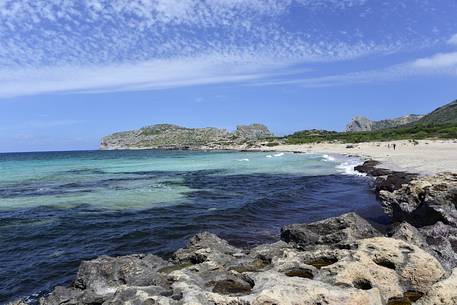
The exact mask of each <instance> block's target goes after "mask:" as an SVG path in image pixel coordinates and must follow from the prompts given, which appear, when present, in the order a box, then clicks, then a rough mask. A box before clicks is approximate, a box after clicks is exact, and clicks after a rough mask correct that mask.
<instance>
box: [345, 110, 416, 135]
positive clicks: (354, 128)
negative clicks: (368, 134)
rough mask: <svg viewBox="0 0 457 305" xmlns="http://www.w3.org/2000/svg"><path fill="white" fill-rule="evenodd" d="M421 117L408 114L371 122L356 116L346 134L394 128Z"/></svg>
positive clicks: (347, 127) (348, 126)
mask: <svg viewBox="0 0 457 305" xmlns="http://www.w3.org/2000/svg"><path fill="white" fill-rule="evenodd" d="M423 117H424V116H423V115H416V114H410V115H406V116H402V117H399V118H394V119H388V120H381V121H372V120H370V119H368V118H366V117H364V116H356V117H354V118H353V119H352V120H351V122H350V123H349V124H348V125H347V126H346V132H361V131H376V130H381V129H386V128H394V127H398V126H402V125H406V124H410V123H414V122H417V121H419V120H420V119H422V118H423Z"/></svg>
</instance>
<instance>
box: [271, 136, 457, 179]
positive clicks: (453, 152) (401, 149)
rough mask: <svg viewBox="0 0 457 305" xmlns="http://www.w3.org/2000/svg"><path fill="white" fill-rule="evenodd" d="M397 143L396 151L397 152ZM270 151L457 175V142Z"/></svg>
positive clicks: (284, 147) (315, 146) (293, 147)
mask: <svg viewBox="0 0 457 305" xmlns="http://www.w3.org/2000/svg"><path fill="white" fill-rule="evenodd" d="M393 144H395V145H396V149H395V150H394V149H393ZM267 150H272V151H273V150H274V151H296V152H308V153H325V154H345V155H357V156H360V157H363V158H366V159H374V160H377V161H380V162H382V163H383V167H387V168H389V169H392V170H403V171H408V172H414V173H419V174H422V175H433V174H436V173H439V172H454V173H455V172H457V141H455V140H449V141H446V140H436V141H432V140H423V141H418V144H416V145H414V144H413V143H411V142H409V141H392V142H370V143H360V144H332V143H320V144H303V145H280V146H275V147H271V148H269V149H267Z"/></svg>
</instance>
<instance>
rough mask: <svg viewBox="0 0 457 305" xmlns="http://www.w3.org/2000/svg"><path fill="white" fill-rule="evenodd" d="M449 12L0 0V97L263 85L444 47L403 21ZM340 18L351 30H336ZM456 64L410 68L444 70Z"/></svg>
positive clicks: (302, 3) (353, 2) (239, 2)
mask: <svg viewBox="0 0 457 305" xmlns="http://www.w3.org/2000/svg"><path fill="white" fill-rule="evenodd" d="M400 4H401V5H400ZM453 8H457V5H456V4H455V3H453V2H452V1H450V2H449V3H448V4H447V6H444V7H442V9H441V10H439V11H437V10H436V9H435V7H434V6H433V3H428V2H427V3H425V2H423V1H419V0H411V1H394V2H392V3H391V5H385V4H383V3H379V2H373V1H369V0H78V1H76V0H36V1H28V0H3V1H0V41H1V44H0V97H12V96H20V95H33V94H42V93H52V92H99V91H120V90H152V89H163V88H175V87H181V86H193V85H204V84H216V83H239V82H243V83H252V82H260V81H261V82H264V83H267V82H268V81H269V80H271V79H275V78H278V77H285V74H286V75H287V74H293V71H289V72H287V69H290V68H291V67H295V66H297V65H301V68H302V69H303V67H305V68H306V66H307V65H308V64H316V63H319V64H321V65H323V66H325V65H330V64H331V63H333V62H340V61H350V60H355V59H360V58H365V57H369V56H373V55H376V56H388V55H390V54H393V53H397V52H401V51H402V50H405V49H406V50H407V49H409V48H411V46H414V47H415V48H423V47H427V46H430V45H434V44H436V43H439V42H443V39H442V38H437V37H433V35H432V36H431V34H429V33H428V34H426V33H420V32H413V31H409V29H410V28H414V27H415V25H417V24H419V23H420V22H421V20H420V19H419V20H417V21H412V20H410V19H408V18H405V17H404V15H405V14H409V13H410V12H412V11H414V10H415V11H416V13H420V14H421V16H422V15H423V16H424V18H425V19H427V20H428V19H430V18H432V16H433V18H440V21H441V24H442V28H443V29H442V30H443V31H444V30H446V31H448V27H449V26H450V25H449V24H453V23H452V22H453V20H451V19H452V18H447V19H449V20H447V19H446V18H445V16H447V15H448V14H447V13H448V11H449V10H451V9H453ZM430 12H433V15H431V13H430ZM342 14H344V16H345V20H355V21H357V22H354V24H355V25H354V24H349V23H346V22H339V21H338V18H339V16H340V15H342ZM392 19H395V20H396V28H389V24H388V23H387V21H389V22H390V21H391V20H392ZM326 20H333V21H332V22H325V21H326ZM323 21H324V22H323ZM432 21H433V20H432ZM448 23H449V24H448ZM405 32H408V33H409V34H408V35H405V34H404V33H405ZM453 33H455V31H454V32H453ZM437 35H438V34H437ZM454 40H455V37H453V38H451V39H450V40H449V41H447V40H444V43H449V44H451V45H452V44H455V41H454ZM453 56H454V55H452V54H444V53H443V54H441V55H440V54H438V55H436V58H431V59H423V60H422V61H421V60H419V61H418V62H416V65H417V68H420V67H419V66H420V65H422V66H424V65H434V64H437V63H438V64H441V65H443V67H444V66H446V65H447V64H449V63H453V62H454V60H455V59H454V57H453ZM422 68H424V67H422ZM290 77H292V76H289V78H290ZM329 77H331V76H329ZM286 78H287V77H286ZM356 78H357V77H356ZM293 81H297V80H296V79H295V80H292V81H291V82H290V83H293Z"/></svg>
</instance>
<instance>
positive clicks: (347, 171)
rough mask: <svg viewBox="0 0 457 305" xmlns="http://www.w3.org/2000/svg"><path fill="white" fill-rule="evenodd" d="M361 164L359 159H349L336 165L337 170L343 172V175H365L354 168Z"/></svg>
mask: <svg viewBox="0 0 457 305" xmlns="http://www.w3.org/2000/svg"><path fill="white" fill-rule="evenodd" d="M360 164H362V162H360V160H357V159H349V160H346V161H344V162H342V163H340V164H339V165H337V166H336V169H337V170H340V171H342V172H343V174H344V175H351V176H366V174H364V173H360V172H358V171H356V170H355V167H356V166H358V165H360Z"/></svg>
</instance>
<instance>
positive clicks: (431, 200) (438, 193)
mask: <svg viewBox="0 0 457 305" xmlns="http://www.w3.org/2000/svg"><path fill="white" fill-rule="evenodd" d="M379 197H380V198H381V201H382V204H383V207H384V209H385V211H386V212H387V213H388V214H389V215H391V216H392V218H393V221H400V222H401V221H407V222H409V223H411V224H412V225H414V226H416V227H423V226H429V225H433V224H435V223H437V222H438V221H441V222H443V223H444V224H448V225H452V226H454V227H457V174H451V173H444V174H438V175H436V176H431V177H421V178H418V179H416V180H414V181H411V182H410V183H409V184H406V185H403V186H402V187H401V188H400V189H397V190H395V191H393V192H391V191H387V190H384V191H380V192H379Z"/></svg>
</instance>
